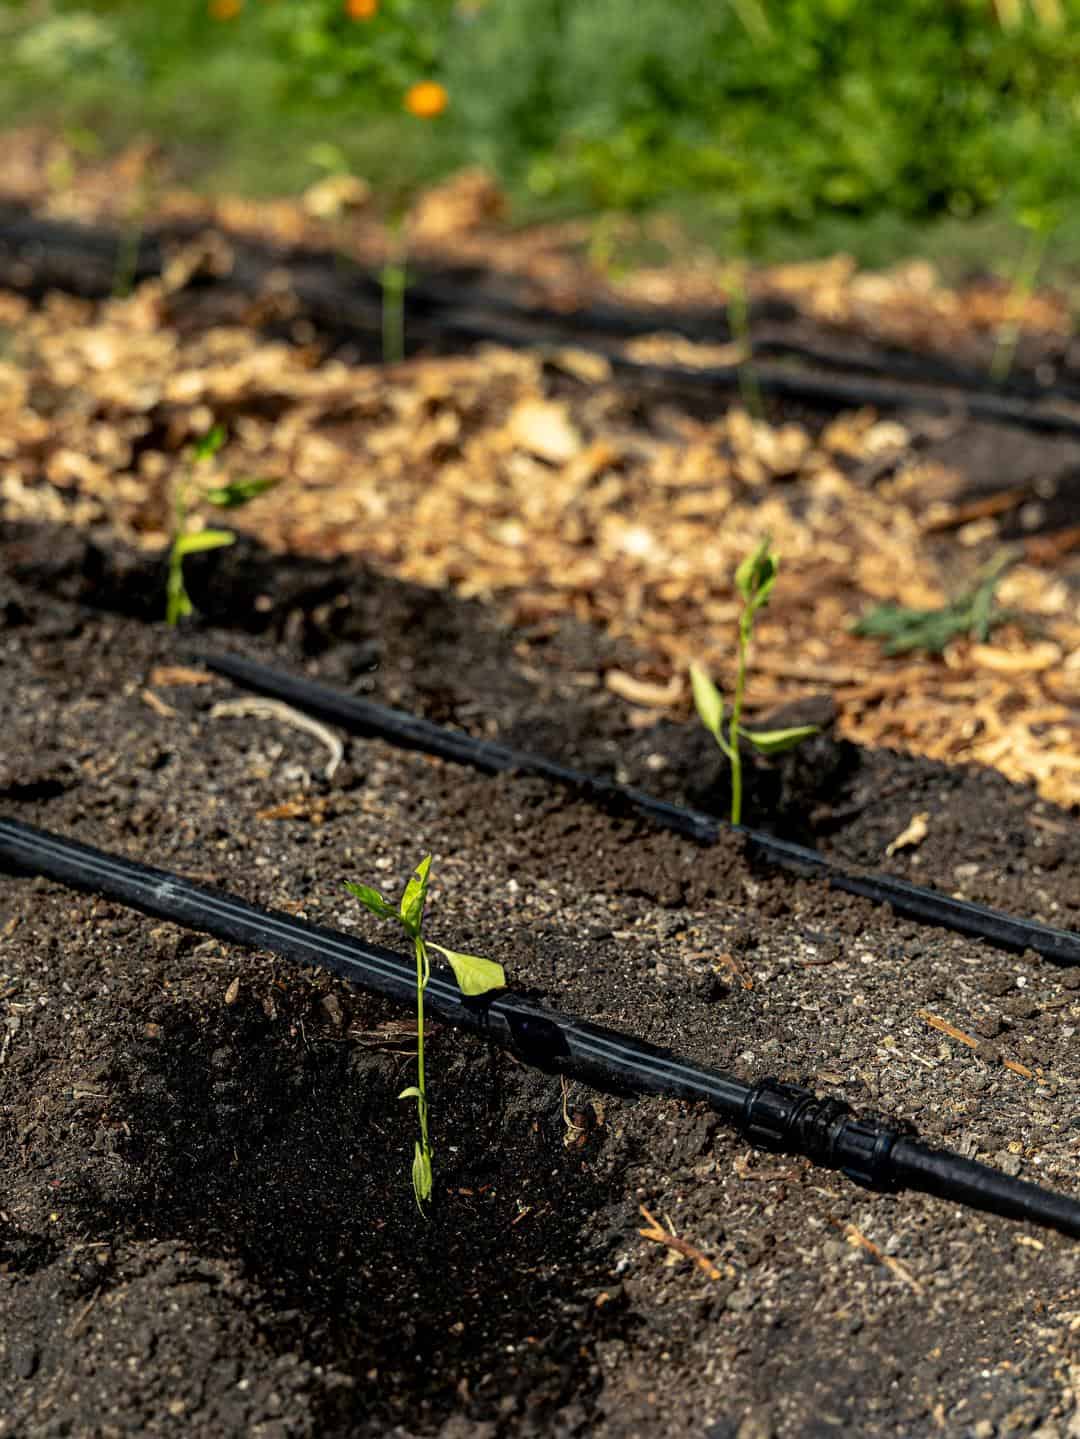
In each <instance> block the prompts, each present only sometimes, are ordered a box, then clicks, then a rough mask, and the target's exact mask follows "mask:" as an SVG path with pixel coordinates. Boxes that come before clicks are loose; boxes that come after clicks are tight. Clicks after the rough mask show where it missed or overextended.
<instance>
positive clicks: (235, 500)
mask: <svg viewBox="0 0 1080 1439" xmlns="http://www.w3.org/2000/svg"><path fill="white" fill-rule="evenodd" d="M277 483H278V481H277V480H276V479H274V478H273V477H270V476H263V477H261V478H260V477H254V476H253V477H252V478H250V479H246V480H230V481H229V483H228V484H227V485H215V486H214V487H213V488H212V489H208V490H206V491H204V496H203V497H204V498H205V499H207V500H209V502H210V503H211V504H212V505H216V506H217V507H218V509H219V510H235V509H239V508H240V507H241V506H242V505H247V504H250V503H251V501H252V500H254V499H256V498H257V497H258V496H259V495H263V494H265V493H266V491H267V490H272V489H273V488H274V486H275V485H276V484H277Z"/></svg>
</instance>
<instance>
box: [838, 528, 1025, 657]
mask: <svg viewBox="0 0 1080 1439" xmlns="http://www.w3.org/2000/svg"><path fill="white" fill-rule="evenodd" d="M1012 558H1013V557H1012V555H1011V554H1009V553H1004V554H1001V555H999V556H998V558H997V559H995V560H994V561H993V562H992V563H991V564H990V565H989V566H988V567H987V569H986V570H984V572H983V574H982V577H981V578H980V579H979V581H978V582H977V583H976V584H975V585H974V586H973V587H972V588H971V589H970V590H968V591H967V592H966V593H965V594H962V595H961V596H960V597H959V599H956V600H953V601H952V602H951V603H950V604H947V605H942V606H941V608H940V609H936V610H913V609H908V608H907V607H906V606H905V605H893V604H883V605H876V606H875V607H874V608H873V609H872V610H870V611H869V612H868V613H867V614H865V615H863V617H862V619H861V620H858V621H857V622H856V623H855V624H854V625H852V627H851V632H852V634H855V635H861V636H863V637H869V638H871V639H877V640H881V641H882V643H883V647H884V651H885V653H886V654H887V655H904V654H910V653H911V652H912V651H913V650H925V651H926V653H927V654H931V655H940V654H942V653H943V652H944V650H945V648H946V646H947V645H948V644H949V643H950V642H951V641H952V640H954V639H957V638H961V637H963V636H964V635H973V636H974V638H975V639H977V640H978V641H979V643H980V644H985V643H986V642H987V640H989V638H990V634H991V631H993V630H994V629H996V628H997V626H998V625H1003V624H1006V623H1008V622H1009V621H1010V620H1014V619H1016V618H1017V616H1016V613H1015V611H1013V610H1006V609H999V608H998V607H997V606H996V605H995V603H994V591H995V590H996V589H997V585H998V581H999V580H1000V579H1001V577H1002V575H1003V574H1004V572H1005V570H1006V569H1007V568H1008V567H1009V565H1010V564H1011V563H1012Z"/></svg>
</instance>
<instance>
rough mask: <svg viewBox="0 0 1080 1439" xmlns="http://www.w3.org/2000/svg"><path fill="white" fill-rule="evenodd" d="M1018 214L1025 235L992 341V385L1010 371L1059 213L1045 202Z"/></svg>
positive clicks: (1000, 381) (1058, 222)
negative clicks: (1022, 248) (1005, 308)
mask: <svg viewBox="0 0 1080 1439" xmlns="http://www.w3.org/2000/svg"><path fill="white" fill-rule="evenodd" d="M1018 218H1019V221H1020V224H1021V225H1022V226H1023V228H1024V231H1025V232H1026V236H1027V238H1026V241H1025V244H1024V251H1023V254H1022V255H1021V256H1020V259H1019V260H1018V261H1017V264H1016V267H1015V269H1014V270H1013V274H1012V279H1011V281H1010V284H1009V298H1008V308H1007V315H1006V318H1005V319H1004V320H1003V321H1002V323H1001V324H1000V325H999V327H998V332H997V338H996V339H995V341H994V354H993V357H992V359H991V361H990V378H991V380H993V382H994V384H995V385H1003V384H1004V383H1005V381H1006V380H1007V379H1008V378H1009V375H1010V373H1011V372H1012V367H1013V362H1014V360H1015V359H1016V347H1017V345H1018V344H1019V343H1020V327H1021V322H1022V321H1023V318H1024V310H1025V308H1026V307H1027V303H1028V301H1029V300H1030V299H1031V296H1032V293H1033V291H1034V289H1035V285H1036V282H1037V281H1038V278H1039V272H1040V271H1041V269H1042V267H1043V261H1044V260H1045V259H1046V251H1047V249H1048V247H1049V245H1050V241H1051V239H1052V238H1053V235H1054V232H1055V230H1056V229H1057V228H1058V226H1059V225H1060V224H1061V218H1060V216H1059V214H1058V213H1057V211H1056V210H1055V209H1054V208H1053V207H1051V206H1049V205H1031V206H1028V207H1027V208H1026V209H1024V210H1021V212H1020V214H1019V217H1018Z"/></svg>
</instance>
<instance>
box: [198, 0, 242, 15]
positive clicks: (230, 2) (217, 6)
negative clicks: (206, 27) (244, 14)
mask: <svg viewBox="0 0 1080 1439" xmlns="http://www.w3.org/2000/svg"><path fill="white" fill-rule="evenodd" d="M206 8H207V10H208V11H209V13H210V18H211V20H235V19H236V17H237V15H239V14H240V11H241V10H242V9H243V8H244V0H210V3H209V4H208V5H207V7H206Z"/></svg>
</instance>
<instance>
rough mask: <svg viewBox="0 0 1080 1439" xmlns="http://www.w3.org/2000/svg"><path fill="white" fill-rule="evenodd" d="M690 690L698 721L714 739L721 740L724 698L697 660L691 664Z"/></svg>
mask: <svg viewBox="0 0 1080 1439" xmlns="http://www.w3.org/2000/svg"><path fill="white" fill-rule="evenodd" d="M690 689H691V691H692V692H693V696H694V708H695V709H696V710H697V713H698V719H700V721H701V723H702V724H703V725H704V726H705V728H706V729H707V730H708V731H709V733H710V734H711V735H712V736H713V738H714V739H716V740H720V738H721V726H722V725H723V723H724V697H723V695H722V694H721V693H720V691H719V690H718V689H717V688H716V686H715V684H713V682H712V679H711V678H710V677H709V675H708V674H706V672H705V670H704V669H703V668H702V666H701V665H699V664H698V662H697V660H692V661H691V664H690Z"/></svg>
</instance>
